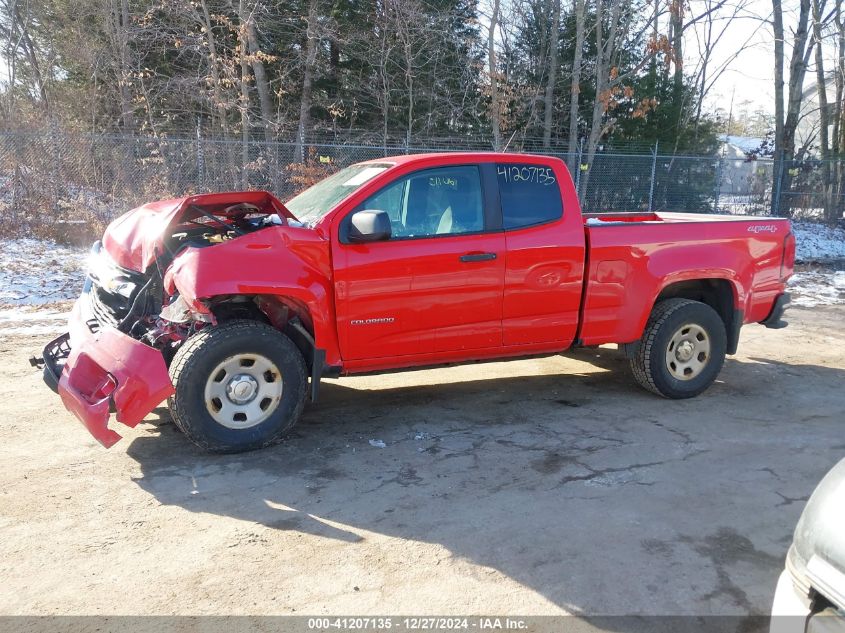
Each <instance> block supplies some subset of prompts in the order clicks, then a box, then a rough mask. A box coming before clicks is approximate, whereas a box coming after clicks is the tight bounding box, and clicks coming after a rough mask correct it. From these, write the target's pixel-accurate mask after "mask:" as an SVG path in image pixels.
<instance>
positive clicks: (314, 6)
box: [294, 0, 320, 162]
mask: <svg viewBox="0 0 845 633" xmlns="http://www.w3.org/2000/svg"><path fill="white" fill-rule="evenodd" d="M319 18H320V15H319V0H309V2H308V17H307V18H306V19H307V24H306V30H305V40H306V42H305V60H304V67H303V71H302V94H301V95H300V98H299V125H298V126H297V128H296V147H295V148H294V156H295V157H296V160H298V161H299V162H303V161H304V160H305V133H306V130H307V129H308V127H309V124H310V117H311V87H312V83H313V81H314V70H315V69H314V66H315V64H316V61H317V43H318V39H319V37H318V31H317V29H318V24H317V21H318V20H319Z"/></svg>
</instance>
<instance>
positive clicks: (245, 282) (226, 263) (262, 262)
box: [164, 226, 341, 365]
mask: <svg viewBox="0 0 845 633" xmlns="http://www.w3.org/2000/svg"><path fill="white" fill-rule="evenodd" d="M164 287H165V290H166V291H167V292H168V293H171V294H172V293H173V292H174V291H175V290H178V291H179V294H180V295H181V296H182V297H183V298H184V299H185V300H186V301H187V302H188V303H189V304H190V305H191V306H192V308H193V309H195V310H197V311H198V312H206V313H207V312H208V308H207V307H206V306H205V305H204V304H203V302H204V301H206V300H208V299H211V298H213V297H218V296H222V295H271V296H277V297H280V298H287V299H288V300H289V301H290V302H292V303H293V304H295V305H296V304H298V305H303V306H305V307H306V308H307V314H298V316H300V318H301V319H302V320H303V322H305V325H306V327H307V328H309V329H311V331H312V334H313V337H314V342H315V345H316V346H317V347H319V348H321V349H324V350H325V351H326V363H328V364H329V365H340V364H341V360H340V353H339V348H338V342H337V330H336V329H335V309H334V300H333V296H334V295H333V292H334V291H333V285H332V273H331V256H330V252H329V243H328V241H327V240H325V239H323V238H322V237H321V236H320V235H319V234H318V233H316V232H315V231H312V230H310V229H301V228H295V227H288V226H275V227H268V228H266V229H263V230H261V231H256V232H255V233H250V234H249V235H244V236H242V237H238V238H236V239H233V240H230V241H227V242H223V243H221V244H216V245H214V246H208V247H205V248H193V247H192V248H187V249H185V251H183V252H182V253H180V254H179V255H178V256H177V257H176V259H175V260H174V262H173V264H172V265H171V267H170V268H169V269H168V271H167V273H166V274H165V276H164Z"/></svg>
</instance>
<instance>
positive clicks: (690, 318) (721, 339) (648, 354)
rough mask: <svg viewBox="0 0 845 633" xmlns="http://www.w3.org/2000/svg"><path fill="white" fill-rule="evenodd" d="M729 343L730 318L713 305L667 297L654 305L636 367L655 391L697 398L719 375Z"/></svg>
mask: <svg viewBox="0 0 845 633" xmlns="http://www.w3.org/2000/svg"><path fill="white" fill-rule="evenodd" d="M726 348H727V335H726V333H725V324H724V322H723V321H722V319H721V317H720V316H719V315H718V314H717V313H716V311H715V310H713V308H711V307H710V306H708V305H706V304H704V303H701V302H700V301H692V300H690V299H667V300H666V301H661V302H660V303H658V304H657V305H656V306H655V307H654V310H653V311H652V313H651V316H650V317H649V319H648V323H647V325H646V328H645V332H644V333H643V338H642V341H641V343H640V347H639V349H638V350H637V354H636V356H634V358H632V359H631V370H632V371H633V374H634V378H635V379H636V381H637V382H638V383H639V384H640V385H641V386H643V387H645V388H646V389H648V390H649V391H652V392H654V393H656V394H658V395H661V396H664V397H666V398H674V399H680V398H691V397H693V396H697V395H698V394H700V393H701V392H702V391H704V390H705V389H707V388H708V387H709V386H710V385H711V384H713V381H714V380H716V377H717V376H718V375H719V371H720V370H721V369H722V365H723V364H724V362H725V350H726Z"/></svg>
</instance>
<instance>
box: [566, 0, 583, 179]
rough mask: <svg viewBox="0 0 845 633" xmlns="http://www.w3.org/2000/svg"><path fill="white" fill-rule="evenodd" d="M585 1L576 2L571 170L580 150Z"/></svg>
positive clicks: (571, 113)
mask: <svg viewBox="0 0 845 633" xmlns="http://www.w3.org/2000/svg"><path fill="white" fill-rule="evenodd" d="M586 10H587V7H586V3H585V0H575V56H574V58H573V60H572V81H571V82H570V89H569V92H570V96H569V148H568V150H567V151H568V153H569V157H570V165H569V170H570V171H572V172H574V171H575V169H578V164H577V163H578V161H577V160H575V153H576V151H577V149H578V106H579V100H580V94H581V60H582V59H583V54H584V22H585V21H586V15H585V14H586Z"/></svg>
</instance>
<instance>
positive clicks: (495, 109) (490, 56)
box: [487, 0, 502, 152]
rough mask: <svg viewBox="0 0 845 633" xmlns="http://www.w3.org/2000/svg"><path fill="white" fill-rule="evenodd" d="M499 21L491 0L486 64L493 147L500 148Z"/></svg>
mask: <svg viewBox="0 0 845 633" xmlns="http://www.w3.org/2000/svg"><path fill="white" fill-rule="evenodd" d="M498 21H499V0H493V12H492V14H491V15H490V27H489V29H488V30H487V64H488V66H489V69H490V122H491V124H492V126H493V149H494V150H495V151H497V152H498V151H499V150H500V149H501V148H502V119H501V117H502V111H501V107H500V105H499V86H498V72H497V69H496V23H497V22H498Z"/></svg>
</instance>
